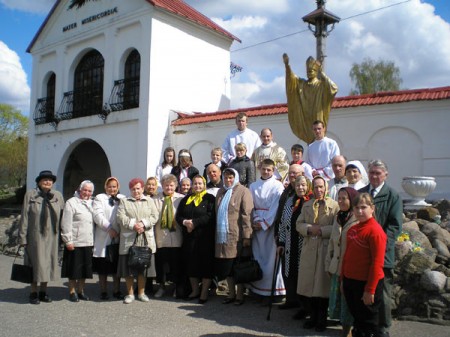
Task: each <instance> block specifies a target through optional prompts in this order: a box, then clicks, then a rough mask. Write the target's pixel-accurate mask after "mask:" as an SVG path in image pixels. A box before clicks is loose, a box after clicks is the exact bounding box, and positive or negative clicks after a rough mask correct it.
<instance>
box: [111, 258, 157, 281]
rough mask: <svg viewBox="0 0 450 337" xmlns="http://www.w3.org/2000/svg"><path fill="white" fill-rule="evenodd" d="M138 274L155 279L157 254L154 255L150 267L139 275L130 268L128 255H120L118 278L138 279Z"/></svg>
mask: <svg viewBox="0 0 450 337" xmlns="http://www.w3.org/2000/svg"><path fill="white" fill-rule="evenodd" d="M138 274H144V275H145V276H146V277H155V276H156V271H155V254H152V260H151V262H150V267H149V268H147V269H146V270H144V272H141V273H138V272H136V271H133V270H132V269H130V267H128V254H127V255H119V263H118V264H117V276H119V277H136V276H137V275H138Z"/></svg>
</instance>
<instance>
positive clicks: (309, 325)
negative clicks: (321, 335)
mask: <svg viewBox="0 0 450 337" xmlns="http://www.w3.org/2000/svg"><path fill="white" fill-rule="evenodd" d="M315 326H316V322H315V321H312V320H310V319H308V320H307V321H306V322H305V323H304V324H303V329H312V328H314V327H315Z"/></svg>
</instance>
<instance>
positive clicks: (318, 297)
mask: <svg viewBox="0 0 450 337" xmlns="http://www.w3.org/2000/svg"><path fill="white" fill-rule="evenodd" d="M312 186H313V194H314V198H313V199H311V200H309V201H307V202H306V203H305V204H304V205H303V209H302V213H301V214H300V217H299V218H298V220H297V224H296V228H297V231H298V232H299V233H300V235H302V236H303V247H302V252H301V255H300V265H299V270H298V287H297V293H298V294H299V295H301V296H304V298H305V300H306V301H305V302H307V303H306V304H307V306H308V307H309V308H308V312H309V313H310V318H309V319H308V320H306V322H305V323H304V325H303V327H304V328H305V329H312V328H315V329H316V331H318V332H320V331H324V330H325V329H326V322H327V309H328V296H329V291H330V278H329V276H328V273H327V272H326V270H325V256H326V253H327V249H328V241H329V239H330V235H331V229H332V228H333V220H334V217H335V215H336V213H337V212H338V211H339V206H338V204H337V202H336V201H334V200H333V199H331V198H329V197H327V182H326V181H325V179H324V178H323V177H321V176H316V177H314V179H313V181H312Z"/></svg>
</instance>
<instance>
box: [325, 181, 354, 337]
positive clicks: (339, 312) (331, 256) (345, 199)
mask: <svg viewBox="0 0 450 337" xmlns="http://www.w3.org/2000/svg"><path fill="white" fill-rule="evenodd" d="M357 195H359V193H358V191H356V190H355V189H354V188H351V187H343V188H341V189H340V190H339V192H338V204H339V212H338V213H337V214H336V217H335V219H334V223H333V229H332V232H331V237H330V242H329V244H328V251H327V256H326V258H325V269H326V270H327V271H328V273H330V275H331V287H330V301H329V310H328V311H329V316H330V318H332V319H337V320H339V321H340V322H341V324H342V335H341V336H342V337H347V336H348V335H349V334H350V329H351V327H352V325H353V317H352V315H351V314H350V311H349V309H348V306H347V303H346V302H345V297H344V294H343V293H341V290H340V281H339V278H340V275H341V267H342V260H343V258H344V253H345V249H346V247H347V232H348V230H349V229H350V228H351V227H353V226H354V225H356V224H357V223H358V220H356V218H355V216H354V215H353V200H354V199H355V197H356V196H357Z"/></svg>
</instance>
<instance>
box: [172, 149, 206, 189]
mask: <svg viewBox="0 0 450 337" xmlns="http://www.w3.org/2000/svg"><path fill="white" fill-rule="evenodd" d="M170 173H171V174H173V175H174V176H175V177H177V180H178V182H179V183H180V187H178V191H177V192H179V191H180V189H181V180H182V179H183V178H186V177H187V178H189V179H191V181H192V179H193V178H194V177H195V176H196V175H197V174H199V172H198V169H197V168H196V167H195V166H194V161H193V159H192V154H191V152H190V151H189V150H187V149H182V150H180V152H178V165H177V166H175V167H174V168H173V169H172V171H171V172H170Z"/></svg>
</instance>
